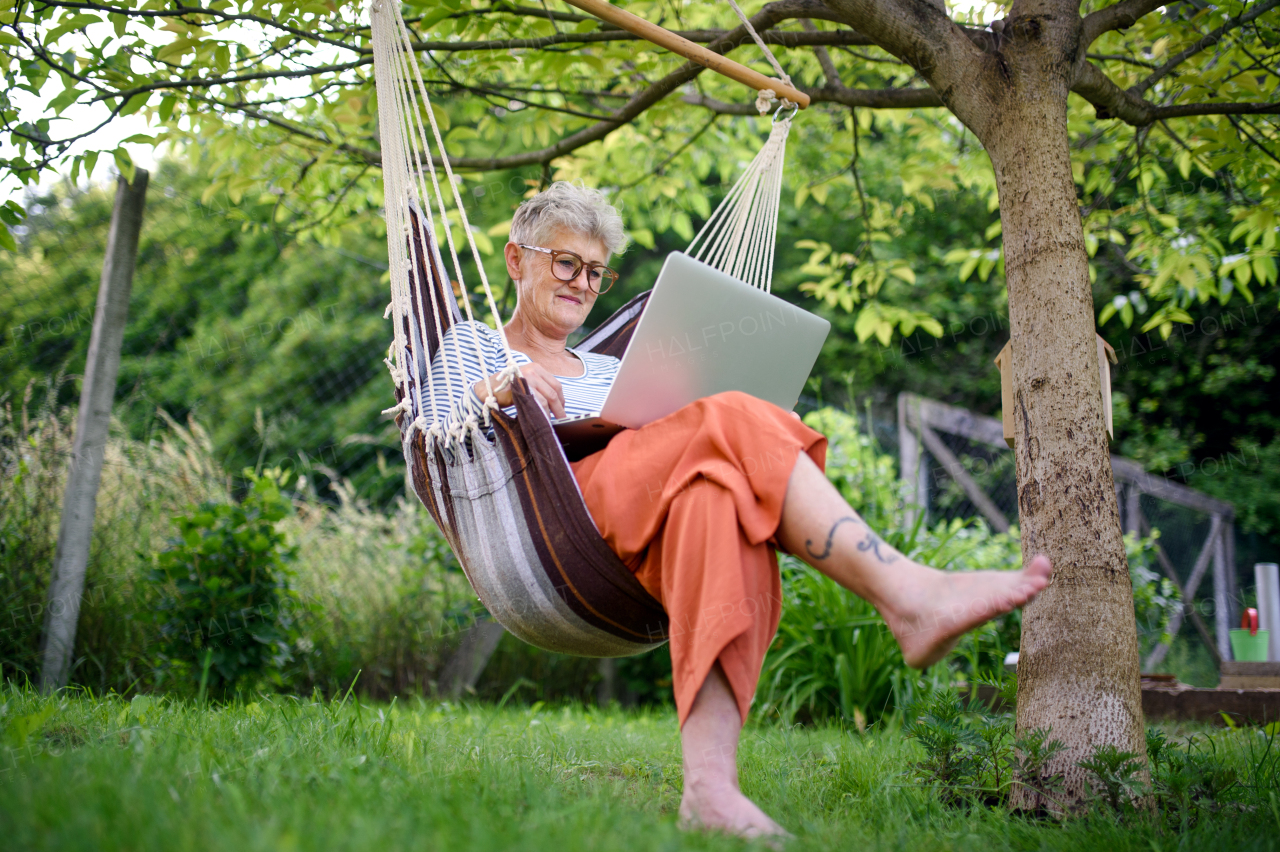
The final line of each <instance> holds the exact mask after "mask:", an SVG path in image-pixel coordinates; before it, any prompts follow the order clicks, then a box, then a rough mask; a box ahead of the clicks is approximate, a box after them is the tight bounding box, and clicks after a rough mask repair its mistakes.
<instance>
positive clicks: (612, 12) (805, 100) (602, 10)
mask: <svg viewBox="0 0 1280 852" xmlns="http://www.w3.org/2000/svg"><path fill="white" fill-rule="evenodd" d="M565 2H566V3H568V4H569V5H570V6H577V7H578V8H579V9H581V10H582V11H584V12H589V13H590V14H592V15H595V16H596V17H597V18H599V19H600V20H602V21H608V22H609V23H611V24H613V25H614V26H617V27H621V28H622V29H624V30H626V31H627V32H629V33H631V34H632V35H637V36H640V38H642V39H644V40H645V41H649V42H652V43H653V44H656V45H658V47H665V48H666V49H667V50H669V51H671V52H672V53H676V54H679V55H680V56H683V57H684V58H685V59H688V60H689V61H690V62H696V63H698V64H699V65H701V66H703V67H704V68H709V69H711V70H712V71H714V72H716V73H717V74H720V75H722V76H725V77H728V78H729V79H730V80H735V81H737V82H739V83H742V84H744V85H747V86H750V87H751V88H753V89H755V90H757V91H760V90H762V89H772V90H773V92H774V94H776V95H777V96H778V97H780V98H786V99H787V100H789V101H791V102H792V103H793V104H796V105H797V106H799V107H800V108H801V109H804V108H805V107H807V106H809V96H808V95H806V94H805V93H804V92H802V91H800V90H799V89H797V88H795V87H793V86H788V85H787V84H786V83H784V82H782V81H781V80H775V79H774V78H772V77H766V76H765V75H763V74H761V73H760V72H758V71H752V70H751V69H750V68H748V67H746V66H745V65H739V64H738V63H737V62H734V61H733V60H732V59H727V58H725V57H723V56H721V55H720V54H718V53H715V52H713V51H710V50H707V49H706V48H705V47H703V46H702V45H700V44H694V43H693V42H691V41H689V40H688V39H687V38H684V37H683V36H678V35H676V34H675V33H673V32H670V31H668V30H664V29H663V28H662V27H660V26H658V25H657V24H651V23H649V22H648V21H646V20H645V19H644V18H641V17H637V16H636V15H633V14H631V13H630V12H627V11H624V10H622V9H619V8H618V7H617V6H613V5H611V4H609V3H606V2H605V0H565Z"/></svg>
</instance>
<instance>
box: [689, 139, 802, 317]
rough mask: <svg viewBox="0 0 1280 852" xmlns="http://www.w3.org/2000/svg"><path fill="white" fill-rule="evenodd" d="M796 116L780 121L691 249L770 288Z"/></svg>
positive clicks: (726, 270) (737, 275) (728, 271)
mask: <svg viewBox="0 0 1280 852" xmlns="http://www.w3.org/2000/svg"><path fill="white" fill-rule="evenodd" d="M790 132H791V118H790V117H789V116H788V117H787V118H783V119H778V120H775V121H774V123H773V129H772V130H771V131H770V133H769V139H768V141H766V142H765V143H764V147H762V148H761V149H760V153H758V154H756V156H755V159H753V160H752V161H751V162H750V163H749V164H748V165H747V168H746V169H745V170H744V171H743V172H742V174H741V175H740V176H739V177H738V180H737V182H736V183H734V185H733V187H732V188H731V189H730V190H729V194H728V195H726V196H725V197H724V200H723V201H721V202H720V204H719V205H718V206H717V207H716V209H715V210H714V211H713V212H712V214H711V217H710V218H709V219H707V221H706V223H705V224H704V225H703V226H702V230H701V231H699V232H698V234H697V236H695V237H694V238H693V241H692V242H690V243H689V247H688V249H687V251H688V253H689V254H690V255H692V256H693V257H694V258H696V259H698V260H701V261H702V262H704V263H706V264H708V265H710V266H713V267H715V268H716V269H719V270H720V271H722V272H724V273H726V274H728V275H732V276H733V277H735V278H739V279H741V280H743V281H746V282H747V283H748V284H750V285H752V286H753V287H758V288H760V289H761V290H764V291H765V292H766V293H767V292H771V291H772V288H773V256H774V248H775V244H776V242H777V236H778V209H779V206H780V203H779V198H780V196H781V194H782V168H783V165H784V164H785V162H786V150H787V137H788V135H789V134H790Z"/></svg>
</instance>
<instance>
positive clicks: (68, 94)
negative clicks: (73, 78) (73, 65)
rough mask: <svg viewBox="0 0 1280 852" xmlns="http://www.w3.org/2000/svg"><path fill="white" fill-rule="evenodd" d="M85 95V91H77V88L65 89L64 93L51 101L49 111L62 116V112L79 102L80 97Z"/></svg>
mask: <svg viewBox="0 0 1280 852" xmlns="http://www.w3.org/2000/svg"><path fill="white" fill-rule="evenodd" d="M83 94H84V90H83V89H76V88H66V89H63V90H62V92H61V93H60V94H59V95H58V96H57V97H55V98H54V99H53V100H51V101H49V109H51V110H53V111H54V112H55V113H57V114H58V115H62V111H63V110H65V109H66V108H67V107H69V106H71V105H72V104H73V103H75V102H76V101H78V100H79V99H80V96H81V95H83Z"/></svg>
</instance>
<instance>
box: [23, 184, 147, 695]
mask: <svg viewBox="0 0 1280 852" xmlns="http://www.w3.org/2000/svg"><path fill="white" fill-rule="evenodd" d="M148 177H149V176H148V174H147V172H146V171H145V170H143V169H138V170H137V171H136V172H135V173H134V178H133V183H132V184H130V183H128V182H127V181H125V179H124V177H123V176H121V177H120V179H119V182H118V183H117V185H116V202H115V210H114V212H113V213H112V214H111V230H110V232H109V234H108V236H107V257H106V260H105V261H104V262H103V265H102V280H101V282H100V283H99V284H98V304H97V307H96V308H95V309H94V314H93V334H92V336H91V337H90V338H89V357H88V359H87V360H86V362H85V370H84V385H83V387H82V388H81V390H80V412H79V415H78V417H77V419H76V437H75V445H74V448H73V450H72V456H71V470H70V472H69V474H68V475H67V490H66V494H65V496H64V498H63V501H62V520H61V524H60V526H59V528H58V549H57V551H56V553H55V555H54V559H53V577H52V580H51V582H50V583H49V596H48V601H47V603H46V607H45V610H46V612H45V632H44V648H43V656H44V660H43V664H42V665H41V668H40V689H41V691H43V692H46V693H47V692H52V691H53V690H56V689H59V688H61V687H63V686H66V684H67V676H68V674H69V673H70V668H71V652H72V649H73V648H74V647H75V642H76V622H77V621H78V620H79V617H80V598H81V595H82V594H83V593H84V576H85V568H86V567H87V565H88V563H89V545H90V542H91V541H92V539H93V516H94V513H95V511H96V510H97V505H98V484H99V482H100V481H101V479H102V461H103V455H104V453H105V451H106V446H107V427H108V426H109V425H110V422H111V403H112V400H113V398H114V397H115V392H116V375H117V374H118V373H119V371H120V344H121V342H122V341H123V339H124V324H125V319H126V318H127V317H128V314H129V294H130V291H131V290H132V288H133V269H134V264H135V263H136V261H137V255H138V236H139V234H140V233H141V231H142V210H143V206H144V203H145V201H146V195H147V179H148Z"/></svg>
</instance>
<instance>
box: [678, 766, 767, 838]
mask: <svg viewBox="0 0 1280 852" xmlns="http://www.w3.org/2000/svg"><path fill="white" fill-rule="evenodd" d="M710 787H711V785H707V784H699V783H697V782H694V783H686V785H685V789H684V798H682V799H681V800H680V821H679V826H680V828H681V829H682V830H684V831H690V830H696V829H702V830H710V831H723V832H724V833H726V834H732V835H734V836H735V837H744V838H747V839H752V838H757V837H774V838H778V839H789V838H790V837H791V834H789V833H788V832H787V830H786V829H784V828H783V827H782V826H780V825H778V824H777V823H776V822H774V821H773V820H771V819H769V817H768V816H767V815H766V814H765V812H764V811H762V810H760V808H759V807H757V806H756V803H755V802H753V801H751V800H750V799H748V798H747V797H746V796H744V795H742V793H741V791H739V790H738V789H737V788H736V787H733V786H731V785H717V786H716V787H715V789H711V788H710ZM775 848H779V847H775Z"/></svg>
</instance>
